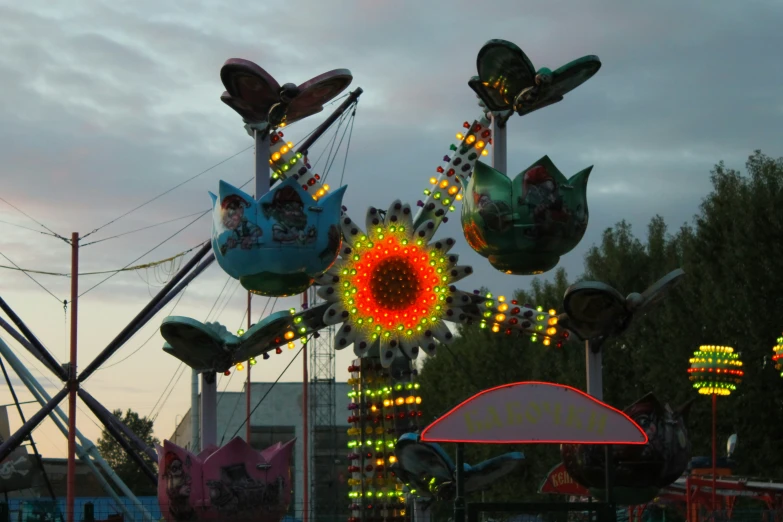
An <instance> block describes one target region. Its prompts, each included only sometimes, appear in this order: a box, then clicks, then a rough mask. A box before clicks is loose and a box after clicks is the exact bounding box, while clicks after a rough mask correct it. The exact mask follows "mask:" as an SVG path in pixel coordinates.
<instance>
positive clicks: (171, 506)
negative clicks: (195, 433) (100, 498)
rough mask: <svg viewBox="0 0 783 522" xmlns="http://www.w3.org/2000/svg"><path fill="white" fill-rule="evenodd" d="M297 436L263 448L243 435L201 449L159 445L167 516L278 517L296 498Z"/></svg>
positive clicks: (180, 521) (263, 520)
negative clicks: (293, 460) (193, 450)
mask: <svg viewBox="0 0 783 522" xmlns="http://www.w3.org/2000/svg"><path fill="white" fill-rule="evenodd" d="M293 444H294V441H293V440H291V441H288V442H286V443H282V442H278V443H276V444H274V445H273V446H270V447H269V448H267V449H265V450H263V451H257V450H255V449H253V448H252V447H251V446H250V445H249V444H247V443H246V442H245V441H244V440H242V439H241V438H239V437H236V438H234V439H232V440H231V441H229V442H228V443H227V444H226V445H225V446H223V447H221V448H218V447H216V446H209V447H207V448H205V449H204V450H203V451H201V452H200V453H198V454H194V453H191V452H189V451H188V450H186V449H184V448H181V447H179V446H177V445H176V444H174V443H172V442H170V441H168V440H167V441H164V442H163V445H162V446H160V445H159V446H158V463H159V464H158V503H159V505H160V512H161V514H162V515H163V517H164V518H165V519H166V521H167V522H184V521H208V520H232V521H236V522H250V521H256V522H277V521H279V520H280V519H281V518H282V517H283V516H284V515H285V513H286V512H287V511H288V507H289V504H290V502H291V488H292V484H291V472H290V466H291V453H292V451H293Z"/></svg>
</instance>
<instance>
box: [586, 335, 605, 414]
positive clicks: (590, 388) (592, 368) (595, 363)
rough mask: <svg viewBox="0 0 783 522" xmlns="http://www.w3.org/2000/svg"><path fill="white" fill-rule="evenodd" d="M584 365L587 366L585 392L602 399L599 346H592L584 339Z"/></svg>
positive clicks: (601, 367) (601, 368)
mask: <svg viewBox="0 0 783 522" xmlns="http://www.w3.org/2000/svg"><path fill="white" fill-rule="evenodd" d="M585 366H586V368H587V394H588V395H592V396H593V397H595V398H596V399H598V400H599V401H603V400H604V382H603V381H604V377H603V361H602V353H601V348H599V347H596V348H594V347H593V346H591V344H590V341H585Z"/></svg>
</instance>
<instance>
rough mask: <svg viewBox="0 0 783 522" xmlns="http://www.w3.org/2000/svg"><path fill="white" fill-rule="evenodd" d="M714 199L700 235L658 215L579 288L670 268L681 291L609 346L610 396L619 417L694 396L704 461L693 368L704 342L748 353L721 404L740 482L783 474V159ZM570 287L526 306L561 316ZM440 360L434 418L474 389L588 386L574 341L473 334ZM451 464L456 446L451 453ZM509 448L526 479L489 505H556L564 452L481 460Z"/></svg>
mask: <svg viewBox="0 0 783 522" xmlns="http://www.w3.org/2000/svg"><path fill="white" fill-rule="evenodd" d="M711 179H712V185H713V190H712V192H711V193H710V194H708V195H707V196H706V197H705V198H704V200H703V202H702V205H701V208H700V212H699V213H698V214H697V215H696V216H695V217H694V221H693V224H692V225H684V226H682V227H681V228H680V229H679V230H677V231H676V232H675V233H674V234H671V233H669V231H668V228H667V226H666V223H665V222H664V220H663V218H661V217H660V216H656V217H655V218H653V219H652V220H651V221H650V223H649V225H648V227H647V237H646V238H645V239H644V240H642V239H639V238H637V237H636V236H635V235H634V234H633V231H632V230H631V226H630V225H629V224H628V223H626V222H625V221H621V222H619V223H618V224H617V225H615V226H614V227H613V228H610V229H607V230H606V231H604V233H603V236H602V239H601V242H600V243H599V244H597V245H595V246H593V247H592V248H591V249H590V250H589V251H588V253H587V254H586V256H585V267H584V274H583V275H582V276H581V277H580V278H579V279H580V280H595V281H601V282H604V283H607V284H609V285H611V286H613V287H614V288H616V289H617V290H618V291H620V293H621V294H623V295H627V294H629V293H631V292H642V291H643V290H645V289H646V288H647V287H648V286H649V285H650V284H652V283H653V282H655V281H656V280H658V279H659V278H660V277H662V276H664V275H665V274H667V273H668V272H670V271H671V270H674V269H676V268H678V267H681V268H683V269H684V270H685V272H686V277H685V278H684V280H683V282H682V283H681V284H680V286H679V287H677V288H676V289H675V290H674V291H672V292H671V293H670V294H669V295H668V296H667V297H666V299H664V300H663V301H662V302H661V303H659V304H658V305H656V306H655V307H654V308H653V309H652V310H650V311H649V313H648V314H647V315H646V316H642V317H638V318H636V319H635V320H634V322H633V323H632V325H631V327H630V328H629V329H628V331H626V332H625V333H624V334H623V335H621V336H620V337H618V338H611V339H609V340H608V341H607V342H606V343H605V345H604V368H605V370H604V399H605V400H606V401H607V402H608V403H610V404H613V405H615V406H617V407H619V408H624V407H625V406H627V405H629V404H630V403H632V402H633V401H634V400H636V399H638V398H640V397H641V396H642V395H644V394H645V393H647V392H650V391H652V392H654V393H655V394H656V396H657V397H658V398H659V400H661V401H662V402H668V403H670V404H671V405H672V406H677V405H679V404H681V403H683V402H686V401H688V400H694V401H695V403H694V407H693V409H692V412H691V415H690V419H689V423H688V424H689V428H690V431H691V439H692V440H693V445H694V455H709V454H710V435H711V426H710V420H711V409H710V399H709V398H708V397H704V396H699V395H698V394H697V393H696V391H695V390H693V388H692V387H691V384H690V382H689V381H688V377H687V373H686V369H687V368H688V359H689V357H690V355H691V354H692V353H693V351H694V350H696V349H698V347H699V345H701V344H721V345H729V346H733V347H734V348H735V349H736V350H738V351H739V352H741V358H742V360H743V361H744V363H745V366H744V369H745V372H746V377H745V380H744V382H743V384H742V385H741V386H740V388H739V390H738V391H737V392H735V393H734V394H732V395H731V396H730V397H719V398H718V452H719V455H721V454H725V453H724V452H725V449H724V448H725V446H724V444H725V441H726V438H727V437H728V436H729V435H730V434H731V433H734V432H736V433H737V434H738V439H739V444H738V446H737V450H736V453H735V459H736V461H737V464H738V469H737V473H738V474H745V475H749V476H753V477H768V478H778V479H780V478H783V453H782V452H780V450H779V445H780V441H781V440H783V380H782V379H781V378H780V376H779V372H776V371H775V370H774V367H773V365H772V363H771V361H770V358H771V355H772V351H771V349H772V346H773V343H774V341H775V339H776V338H777V337H778V336H779V335H780V334H781V331H783V315H781V311H783V212H781V210H780V209H781V208H783V158H780V159H773V158H770V157H767V156H765V155H764V154H762V153H761V152H760V151H756V152H755V153H754V154H753V155H752V156H751V157H750V158H749V160H748V162H747V174H746V175H742V174H740V173H739V172H737V171H735V170H732V169H728V168H727V167H726V166H725V165H723V163H720V164H718V165H717V166H716V167H715V168H714V170H713V171H712V178H711ZM568 285H569V281H568V278H567V277H566V274H565V272H564V271H563V270H562V269H561V270H558V271H557V273H556V274H555V278H554V280H553V281H552V282H549V281H541V280H539V279H534V280H533V282H532V285H531V291H530V292H529V293H525V292H522V291H517V292H516V295H515V298H516V299H518V300H519V301H520V302H528V303H531V304H535V305H542V306H544V307H546V308H555V309H557V310H560V309H561V308H562V296H563V294H564V292H565V289H566V288H567V287H568ZM460 333H461V336H460V337H459V338H458V339H457V340H456V341H455V342H454V343H453V344H452V345H451V346H448V347H443V348H442V351H441V352H440V353H439V354H438V356H436V357H432V358H428V359H427V360H426V362H425V363H424V366H423V369H422V371H421V374H420V379H421V384H422V394H423V395H424V403H423V407H424V412H425V415H426V417H425V418H427V419H428V420H432V419H434V418H435V417H436V416H438V415H442V414H443V413H444V412H446V411H448V410H449V409H450V408H451V407H453V406H454V405H456V404H457V403H459V402H460V401H462V400H464V399H466V398H467V397H469V396H471V395H473V394H474V393H476V392H478V391H480V390H482V389H486V388H489V387H492V386H496V385H499V384H504V383H508V382H515V381H522V380H528V379H529V380H543V381H553V382H559V383H563V384H569V385H573V386H576V387H578V388H581V389H584V387H585V368H584V349H583V347H582V346H581V345H580V343H579V342H578V341H574V342H570V343H568V344H566V346H564V347H563V349H561V350H558V349H556V348H545V347H544V346H542V345H541V344H540V343H531V342H530V341H529V340H527V339H525V338H518V337H507V336H503V335H497V334H491V333H489V332H487V331H485V330H480V329H478V328H475V327H467V328H461V329H460ZM446 450H447V451H448V452H449V453H450V454H452V455H453V454H454V448H453V447H447V448H446ZM503 451H522V452H524V453H525V456H526V459H527V467H526V473H520V474H518V475H517V476H513V477H510V478H509V479H508V480H502V481H500V483H499V484H496V485H495V486H493V487H492V489H491V490H489V491H488V492H487V493H486V496H485V498H486V500H487V501H489V500H490V499H491V500H533V499H535V500H538V501H541V500H547V499H546V498H542V497H541V496H540V495H537V494H536V491H537V490H538V486H539V485H540V483H541V481H542V480H543V478H544V476H545V475H546V472H547V471H548V470H549V469H550V468H551V467H552V466H554V465H555V464H557V463H558V462H560V457H559V450H558V448H557V447H554V446H535V445H528V446H525V447H517V448H513V447H503V448H502V449H501V448H500V447H491V446H481V445H471V446H468V447H467V448H466V460H467V461H468V462H469V463H476V462H478V461H481V460H483V459H485V458H489V457H491V456H494V455H497V454H499V453H501V452H503Z"/></svg>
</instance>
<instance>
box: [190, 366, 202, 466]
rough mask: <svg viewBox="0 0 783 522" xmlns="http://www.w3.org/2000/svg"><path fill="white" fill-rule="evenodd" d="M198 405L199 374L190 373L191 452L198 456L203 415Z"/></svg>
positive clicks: (195, 372) (194, 371) (192, 371)
mask: <svg viewBox="0 0 783 522" xmlns="http://www.w3.org/2000/svg"><path fill="white" fill-rule="evenodd" d="M200 409H201V408H200V407H199V404H198V372H197V371H196V370H191V371H190V451H191V453H193V454H194V455H198V454H199V452H200V451H201V437H200V436H199V435H200V433H201V432H200V430H201V421H200V418H201V415H200V413H201V412H200V411H199V410H200Z"/></svg>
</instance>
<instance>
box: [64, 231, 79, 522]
mask: <svg viewBox="0 0 783 522" xmlns="http://www.w3.org/2000/svg"><path fill="white" fill-rule="evenodd" d="M78 305H79V233H78V232H74V233H73V234H71V359H70V365H69V367H68V480H67V483H66V484H67V492H66V504H65V514H66V518H67V519H68V522H74V521H75V520H76V516H75V515H76V513H75V512H74V504H75V502H76V391H77V390H78V389H79V381H78V380H76V359H77V340H78V329H77V328H78V324H79V306H78Z"/></svg>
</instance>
